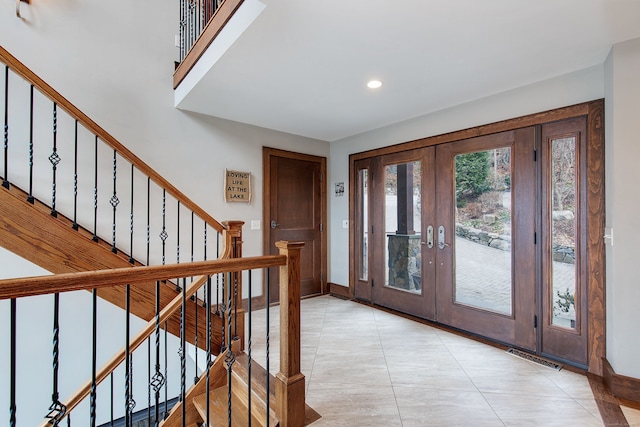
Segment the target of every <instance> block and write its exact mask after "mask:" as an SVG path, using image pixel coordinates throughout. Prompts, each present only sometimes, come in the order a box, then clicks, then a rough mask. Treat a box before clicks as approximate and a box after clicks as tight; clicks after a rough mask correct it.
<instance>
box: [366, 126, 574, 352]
mask: <svg viewBox="0 0 640 427" xmlns="http://www.w3.org/2000/svg"><path fill="white" fill-rule="evenodd" d="M567 126H568V127H567ZM572 126H573V128H572ZM580 132H581V130H580V129H577V128H576V125H575V123H574V124H571V123H569V125H567V124H566V123H560V124H558V125H555V127H544V126H543V127H540V126H531V127H526V128H521V129H515V130H511V131H506V132H501V133H496V134H492V135H488V136H482V137H477V138H470V139H464V140H460V141H454V142H448V143H446V144H441V145H435V146H430V147H423V148H417V149H412V150H407V151H402V152H398V153H393V154H386V155H381V156H375V157H371V158H366V159H361V160H358V161H356V162H355V163H354V166H355V171H354V172H355V184H356V198H355V200H356V206H355V212H356V217H355V218H356V224H355V236H356V239H357V242H356V245H355V255H356V261H357V262H356V268H357V276H356V280H355V287H354V293H355V297H356V298H358V299H362V300H366V301H371V302H373V303H375V304H378V305H382V306H385V307H389V308H392V309H395V310H398V311H402V312H405V313H408V314H412V315H415V316H418V317H421V318H425V319H429V320H434V321H437V322H440V323H443V324H447V325H450V326H453V327H455V328H459V329H463V330H465V331H468V332H472V333H474V334H478V335H482V336H485V337H488V338H491V339H493V340H496V341H499V342H502V343H506V344H509V345H513V346H517V347H519V348H522V349H526V350H529V351H533V352H537V353H544V354H547V355H551V356H554V357H558V358H562V359H566V360H569V361H571V362H573V363H575V364H586V355H585V357H584V358H583V357H582V354H583V353H584V352H586V350H585V349H586V326H585V325H577V323H576V321H575V320H571V319H568V320H565V319H564V318H562V317H561V316H559V315H557V313H558V312H559V311H562V310H559V305H558V301H559V300H560V301H561V303H562V304H564V305H563V306H562V307H566V306H567V304H569V302H571V304H574V305H575V304H576V298H578V297H577V296H578V295H579V296H580V297H583V296H584V295H586V292H584V291H583V292H577V291H576V289H579V286H576V284H578V283H580V280H578V279H579V278H578V276H577V275H576V274H573V275H572V274H571V273H570V272H569V273H567V271H571V269H572V268H573V269H574V271H579V266H578V267H571V266H570V264H567V265H559V264H558V262H557V259H556V258H557V256H556V254H555V253H554V249H553V248H557V247H558V245H559V242H560V241H565V243H567V248H565V249H566V250H567V251H568V248H569V247H571V245H573V243H572V242H571V241H568V240H571V238H569V239H567V235H575V227H574V229H572V230H569V231H568V232H567V230H565V229H566V228H567V227H568V228H569V229H571V227H573V226H572V225H571V223H566V222H563V223H562V224H560V223H559V222H557V221H565V220H564V219H562V220H554V219H553V218H560V217H562V218H565V217H571V213H570V212H569V211H573V212H574V213H575V211H576V209H575V208H576V207H578V206H579V203H580V200H579V198H578V197H576V195H577V194H579V191H578V187H579V184H576V183H577V182H579V181H578V180H576V179H574V175H575V171H577V170H579V169H580V168H579V165H576V161H575V159H576V158H577V159H578V161H579V158H580V156H579V155H578V156H577V157H576V156H575V153H574V157H573V158H571V154H570V152H571V150H574V151H575V150H578V152H579V148H578V147H579V142H578V141H579V140H580ZM582 132H584V129H582ZM544 138H546V139H544ZM571 138H573V139H571ZM545 141H546V142H545ZM553 141H555V142H553ZM558 141H559V142H558ZM567 141H569V142H567ZM572 143H573V144H574V145H573V146H571V144H572ZM562 144H564V145H562ZM567 146H569V148H567ZM554 147H555V148H554ZM558 147H561V148H558ZM572 147H573V148H572ZM560 149H562V150H564V151H563V152H562V153H560V154H559V153H558V152H555V151H554V150H556V151H558V150H560ZM568 153H569V154H568ZM561 155H564V156H565V158H564V161H565V163H563V164H561V165H559V164H555V166H554V162H553V161H552V159H555V158H559V156H561ZM554 156H555V157H554ZM572 159H573V160H572ZM543 163H544V165H545V166H544V167H543V166H542V164H543ZM556 163H557V161H556ZM570 164H571V165H573V166H571V167H569V166H568V165H570ZM554 167H555V169H554ZM562 168H565V169H566V168H570V169H571V170H569V171H565V172H566V173H564V175H563V176H564V178H563V179H564V180H563V181H562V182H556V181H557V179H559V178H557V177H558V176H560V175H562V174H559V172H558V169H562ZM554 173H555V175H554ZM572 174H573V175H572ZM576 176H577V175H576ZM554 177H555V178H554ZM567 177H569V178H567ZM554 180H555V181H554ZM572 185H573V186H574V187H573V190H571V188H567V187H571V186H572ZM572 191H573V193H572ZM559 192H562V194H558V193H559ZM560 196H564V197H565V200H566V201H567V204H568V205H570V207H567V210H566V212H564V214H562V215H564V216H562V215H559V214H557V211H558V210H557V208H556V207H554V205H553V203H551V204H549V203H547V201H549V200H551V201H553V200H554V197H555V198H556V199H557V198H559V197H560ZM554 212H556V213H555V214H554ZM554 221H556V222H555V223H554ZM577 223H578V222H577ZM561 226H562V227H564V228H565V229H562V227H561ZM562 230H564V231H562ZM574 246H575V245H574ZM574 258H575V254H574ZM573 265H574V266H575V263H574V264H573ZM575 268H577V270H575ZM554 280H555V281H556V282H558V283H556V284H555V285H554V283H553V282H554ZM561 296H563V297H565V299H564V300H562V299H561V298H560V297H561ZM578 305H579V306H580V307H581V309H582V308H583V307H586V303H585V302H584V301H581V302H580V303H579V304H578ZM578 305H575V307H574V306H572V307H571V308H572V310H571V311H572V313H573V312H575V310H576V309H577V307H578ZM565 311H569V310H565ZM578 312H580V310H578ZM563 314H566V313H563ZM565 317H567V316H565ZM574 317H575V316H574ZM577 317H578V318H579V317H580V315H578V316H577ZM583 326H584V328H582V327H583ZM567 340H568V341H567ZM571 340H573V341H571ZM567 342H570V344H569V345H565V344H564V343H567ZM543 344H545V345H546V347H543ZM568 347H571V349H569V348H568ZM576 349H577V350H576ZM578 353H579V354H578Z"/></svg>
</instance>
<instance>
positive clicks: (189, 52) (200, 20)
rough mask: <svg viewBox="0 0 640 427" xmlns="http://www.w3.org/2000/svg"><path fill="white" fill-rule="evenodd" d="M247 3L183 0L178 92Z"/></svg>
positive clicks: (175, 80) (176, 75)
mask: <svg viewBox="0 0 640 427" xmlns="http://www.w3.org/2000/svg"><path fill="white" fill-rule="evenodd" d="M243 1H244V0H180V23H179V30H180V35H179V38H180V43H179V45H180V61H179V62H178V64H177V67H176V71H175V73H174V75H173V87H174V88H176V87H178V85H179V84H180V82H181V81H182V80H183V79H184V77H185V76H186V75H187V74H188V73H189V71H190V70H191V68H193V66H194V65H195V63H196V62H197V61H198V59H200V56H202V54H203V53H204V52H205V50H207V47H209V45H210V44H211V42H212V41H213V39H215V38H216V36H217V35H218V34H219V33H220V31H221V30H222V28H223V27H224V26H225V24H226V23H227V22H228V21H229V19H231V17H232V16H233V14H234V13H235V11H236V10H237V9H238V8H239V7H240V5H241V4H242V2H243Z"/></svg>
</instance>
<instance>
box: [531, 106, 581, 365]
mask: <svg viewBox="0 0 640 427" xmlns="http://www.w3.org/2000/svg"><path fill="white" fill-rule="evenodd" d="M585 135H586V119H585V118H584V117H579V118H575V119H570V120H565V121H561V122H555V123H550V124H546V125H543V126H542V128H541V140H542V144H541V162H542V166H543V167H542V168H541V170H542V179H541V184H542V193H543V197H542V217H541V228H542V230H541V232H542V233H541V234H542V236H544V237H543V241H542V242H541V243H542V246H541V260H542V263H541V264H542V265H541V278H542V289H541V296H542V304H541V307H540V310H541V312H540V318H541V319H542V320H543V321H542V322H541V323H542V328H541V331H540V342H541V345H540V348H541V350H540V351H541V353H542V354H543V355H550V356H552V357H556V358H560V359H563V360H567V361H570V362H572V363H574V364H578V365H582V366H586V365H587V363H588V355H587V348H588V346H587V343H588V339H589V338H588V330H587V322H586V321H583V319H587V305H588V304H587V303H586V301H587V285H586V275H585V274H583V273H582V271H581V267H582V265H583V263H581V260H582V259H583V258H584V254H585V252H583V251H584V250H585V249H584V247H585V245H586V241H585V240H584V239H581V236H583V235H584V234H585V231H584V230H585V228H583V227H585V221H586V213H587V211H588V210H587V207H586V205H585V203H586V198H585V197H583V195H584V194H585V192H586V186H587V182H586V178H585V171H586V149H587V148H586V146H587V144H586V138H585Z"/></svg>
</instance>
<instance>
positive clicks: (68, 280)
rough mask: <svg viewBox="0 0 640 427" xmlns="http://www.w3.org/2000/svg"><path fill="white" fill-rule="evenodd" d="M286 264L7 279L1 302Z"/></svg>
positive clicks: (261, 261)
mask: <svg viewBox="0 0 640 427" xmlns="http://www.w3.org/2000/svg"><path fill="white" fill-rule="evenodd" d="M286 262H287V257H286V256H285V255H267V256H257V257H248V258H231V259H220V260H213V261H196V262H190V263H183V264H166V265H158V266H142V267H127V268H114V269H110V270H97V271H82V272H79V273H66V274H55V275H52V276H37V277H27V278H20V279H5V280H0V300H3V299H9V298H21V297H27V296H34V295H46V294H52V293H57V292H69V291H78V290H91V289H94V288H103V287H108V286H117V285H126V284H131V285H136V284H141V283H149V282H150V281H156V280H167V279H176V278H179V277H191V276H201V275H204V274H218V273H226V272H230V271H232V272H233V271H242V270H253V269H260V268H267V267H276V266H281V265H286Z"/></svg>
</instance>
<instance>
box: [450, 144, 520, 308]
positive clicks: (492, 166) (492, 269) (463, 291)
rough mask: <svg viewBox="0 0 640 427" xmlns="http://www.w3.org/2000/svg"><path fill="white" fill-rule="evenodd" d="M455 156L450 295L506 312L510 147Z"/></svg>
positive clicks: (509, 294)
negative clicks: (453, 283)
mask: <svg viewBox="0 0 640 427" xmlns="http://www.w3.org/2000/svg"><path fill="white" fill-rule="evenodd" d="M454 162H455V205H456V209H455V227H456V239H455V246H456V251H455V276H454V277H455V287H454V301H455V302H456V303H459V304H465V305H469V306H473V307H476V308H480V309H484V310H488V311H494V312H496V313H501V314H505V315H508V316H510V315H511V314H512V313H513V304H512V295H513V270H512V259H513V258H512V253H511V236H512V231H511V148H510V147H503V148H495V149H491V150H485V151H476V152H471V153H464V154H458V155H456V156H455V158H454Z"/></svg>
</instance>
